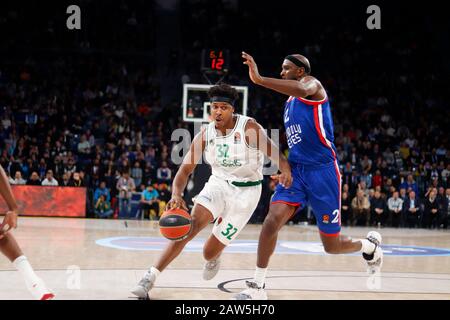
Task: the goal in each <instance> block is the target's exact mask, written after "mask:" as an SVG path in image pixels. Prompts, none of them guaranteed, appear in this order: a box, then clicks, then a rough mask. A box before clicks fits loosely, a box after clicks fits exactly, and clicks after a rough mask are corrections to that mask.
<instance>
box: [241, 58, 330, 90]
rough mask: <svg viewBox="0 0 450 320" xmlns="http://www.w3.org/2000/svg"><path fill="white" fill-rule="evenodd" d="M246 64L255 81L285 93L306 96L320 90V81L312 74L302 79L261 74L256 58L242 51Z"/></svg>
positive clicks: (251, 77)
mask: <svg viewBox="0 0 450 320" xmlns="http://www.w3.org/2000/svg"><path fill="white" fill-rule="evenodd" d="M242 58H243V59H244V62H243V63H244V64H246V65H247V66H248V73H249V76H250V79H251V80H252V82H253V83H255V84H257V85H260V86H263V87H266V88H268V89H272V90H275V91H278V92H280V93H283V94H285V95H288V96H293V97H301V98H305V97H308V96H312V95H314V94H316V93H317V91H319V90H320V86H321V85H320V82H319V81H318V80H317V79H316V78H314V77H311V76H306V77H304V78H302V79H301V80H300V81H297V80H286V79H276V78H268V77H263V76H261V75H260V74H259V71H258V66H257V65H256V62H255V60H254V59H253V57H252V56H251V55H249V54H248V53H245V52H242Z"/></svg>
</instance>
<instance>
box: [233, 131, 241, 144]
mask: <svg viewBox="0 0 450 320" xmlns="http://www.w3.org/2000/svg"><path fill="white" fill-rule="evenodd" d="M240 142H241V134H240V133H239V132H236V133H235V134H234V143H240Z"/></svg>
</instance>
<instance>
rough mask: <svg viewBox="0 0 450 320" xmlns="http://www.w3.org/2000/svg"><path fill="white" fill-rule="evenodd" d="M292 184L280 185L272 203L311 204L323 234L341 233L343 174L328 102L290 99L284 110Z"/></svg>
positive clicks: (337, 234)
mask: <svg viewBox="0 0 450 320" xmlns="http://www.w3.org/2000/svg"><path fill="white" fill-rule="evenodd" d="M283 119H284V126H285V128H286V138H287V142H288V145H289V163H290V164H291V169H292V178H293V181H292V185H291V186H290V187H289V188H285V187H284V186H282V185H281V184H278V185H277V186H276V189H275V193H274V195H273V197H272V204H276V203H281V204H284V205H289V206H294V207H304V206H305V205H307V204H310V205H311V207H312V211H313V213H314V216H315V217H316V221H317V226H318V227H319V231H320V233H321V234H322V235H324V236H327V237H337V236H339V233H340V231H341V174H340V172H339V164H338V161H337V158H336V148H335V146H334V144H333V141H334V135H333V120H332V118H331V112H330V103H329V102H328V99H323V100H321V101H312V100H307V99H303V98H295V97H289V99H288V100H287V102H286V105H285V108H284V116H283Z"/></svg>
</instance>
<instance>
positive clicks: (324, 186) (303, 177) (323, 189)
mask: <svg viewBox="0 0 450 320" xmlns="http://www.w3.org/2000/svg"><path fill="white" fill-rule="evenodd" d="M291 168H292V179H293V181H292V185H291V187H290V188H289V189H286V188H285V187H283V186H282V185H281V184H278V185H277V186H276V188H275V193H274V195H273V197H272V203H284V204H287V205H291V206H294V207H300V208H302V207H304V206H306V205H307V204H310V205H311V207H312V210H313V212H314V216H315V217H316V221H317V226H318V227H319V231H320V233H321V234H323V235H325V236H330V237H333V236H338V235H339V233H340V231H341V201H340V200H341V192H340V191H341V175H340V173H339V166H338V164H337V161H335V162H333V163H331V164H325V165H317V166H314V167H306V166H302V165H298V164H291Z"/></svg>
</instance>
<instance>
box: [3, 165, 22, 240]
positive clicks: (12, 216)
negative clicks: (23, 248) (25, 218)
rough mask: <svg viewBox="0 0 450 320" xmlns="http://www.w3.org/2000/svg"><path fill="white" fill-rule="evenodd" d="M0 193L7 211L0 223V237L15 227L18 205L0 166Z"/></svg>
mask: <svg viewBox="0 0 450 320" xmlns="http://www.w3.org/2000/svg"><path fill="white" fill-rule="evenodd" d="M0 193H1V195H2V197H3V199H5V202H6V204H7V205H8V209H9V210H8V212H6V214H5V218H4V219H3V222H2V224H1V225H0V239H1V238H3V237H4V236H5V234H6V233H7V232H8V231H9V230H10V229H11V228H16V227H17V211H18V206H17V202H16V198H15V197H14V194H13V193H12V190H11V186H10V184H9V181H8V177H7V176H6V173H5V170H3V167H2V166H0Z"/></svg>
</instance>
